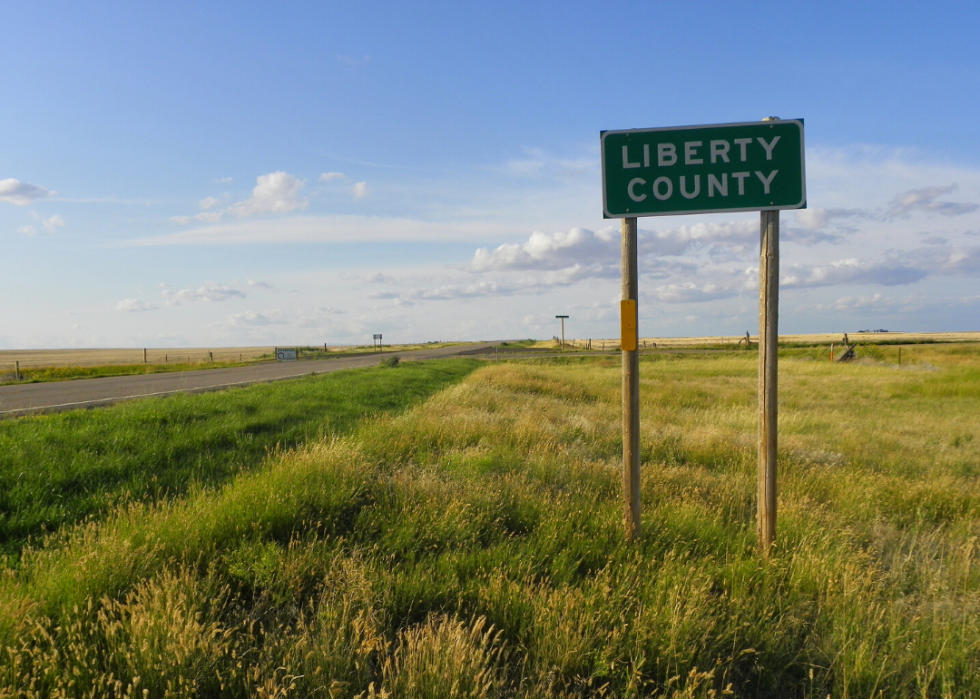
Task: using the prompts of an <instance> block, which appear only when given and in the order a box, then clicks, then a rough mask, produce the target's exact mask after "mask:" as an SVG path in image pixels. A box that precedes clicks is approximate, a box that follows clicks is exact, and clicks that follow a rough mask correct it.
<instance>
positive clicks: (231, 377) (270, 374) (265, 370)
mask: <svg viewBox="0 0 980 699" xmlns="http://www.w3.org/2000/svg"><path fill="white" fill-rule="evenodd" d="M486 347H493V345H490V344H486V345H473V344H469V345H459V346H455V347H439V348H437V349H425V350H414V351H411V352H397V354H398V356H399V357H402V358H403V359H406V360H408V359H412V360H414V359H435V358H437V357H452V356H457V355H459V354H462V353H466V354H471V353H473V351H474V350H475V351H479V350H481V349H484V348H486ZM387 356H390V355H389V354H388V353H385V354H370V355H364V356H360V357H338V358H337V359H323V360H316V361H299V362H274V363H268V364H256V365H254V366H245V367H233V368H230V369H202V370H200V371H174V372H168V373H163V374H140V375H137V376H108V377H104V378H98V379H76V380H73V381H52V382H49V383H29V384H12V385H9V386H0V417H17V416H18V415H26V414H28V413H39V412H56V411H61V410H74V409H76V408H92V407H96V406H100V405H108V404H110V403H116V402H118V401H123V400H130V399H132V398H146V397H148V396H164V395H168V394H171V393H201V392H204V391H217V390H221V389H223V388H231V387H232V386H247V385H248V384H254V383H267V382H270V381H281V380H283V379H292V378H296V377H299V376H307V375H309V374H325V373H328V372H331V371H340V370H341V369H354V368H357V367H365V366H374V365H375V364H377V363H378V362H379V361H381V359H383V358H384V357H387Z"/></svg>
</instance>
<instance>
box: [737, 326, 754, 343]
mask: <svg viewBox="0 0 980 699" xmlns="http://www.w3.org/2000/svg"><path fill="white" fill-rule="evenodd" d="M743 342H744V343H745V346H746V347H751V346H752V338H751V337H749V331H748V330H746V331H745V337H742V338H739V341H738V344H740V345H741V344H742V343H743Z"/></svg>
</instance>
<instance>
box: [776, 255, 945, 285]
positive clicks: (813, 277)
mask: <svg viewBox="0 0 980 699" xmlns="http://www.w3.org/2000/svg"><path fill="white" fill-rule="evenodd" d="M928 273H929V272H928V270H926V269H923V268H921V267H917V266H913V265H910V264H905V263H903V262H900V261H897V260H896V261H880V262H878V261H867V260H858V259H856V258H847V259H844V260H835V261H834V262H831V263H830V264H827V265H818V266H809V265H803V264H796V265H790V266H789V267H788V268H787V269H785V270H784V276H783V278H782V280H781V281H780V285H781V286H785V287H796V288H803V287H818V286H837V285H841V284H881V285H882V286H898V285H903V284H912V283H914V282H917V281H919V280H921V279H924V278H925V277H926V276H927V275H928Z"/></svg>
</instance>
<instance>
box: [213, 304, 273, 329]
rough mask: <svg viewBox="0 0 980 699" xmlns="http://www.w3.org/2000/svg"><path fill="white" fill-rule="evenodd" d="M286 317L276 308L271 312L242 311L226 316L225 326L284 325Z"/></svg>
mask: <svg viewBox="0 0 980 699" xmlns="http://www.w3.org/2000/svg"><path fill="white" fill-rule="evenodd" d="M287 322H288V321H287V320H286V315H285V314H284V313H283V312H282V311H281V310H280V309H278V308H275V309H273V310H271V311H243V312H241V313H235V314H234V315H230V316H228V318H227V320H225V325H226V326H227V327H230V328H241V327H254V326H262V325H286V323H287Z"/></svg>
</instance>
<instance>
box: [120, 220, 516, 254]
mask: <svg viewBox="0 0 980 699" xmlns="http://www.w3.org/2000/svg"><path fill="white" fill-rule="evenodd" d="M518 232H519V229H517V228H513V229H512V228H508V227H504V226H501V225H499V224H495V223H493V222H485V221H459V222H457V221H447V222H443V221H420V220H417V219H407V218H382V217H378V216H289V217H286V218H283V219H279V220H277V221H276V222H275V224H274V225H273V224H271V223H270V222H268V221H263V220H251V221H232V222H226V223H222V224H219V225H212V226H203V227H200V228H192V229H189V230H186V231H180V232H178V233H170V234H167V235H161V236H155V237H153V238H143V239H138V240H133V241H129V242H128V243H124V244H123V245H125V246H126V247H132V246H137V247H143V246H157V245H239V244H261V243H290V242H291V243H344V242H359V243H363V242H380V241H392V240H401V241H453V242H460V241H465V240H474V241H477V240H486V239H488V238H490V239H493V238H495V237H499V236H502V235H506V236H512V235H516V234H517V233H518Z"/></svg>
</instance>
